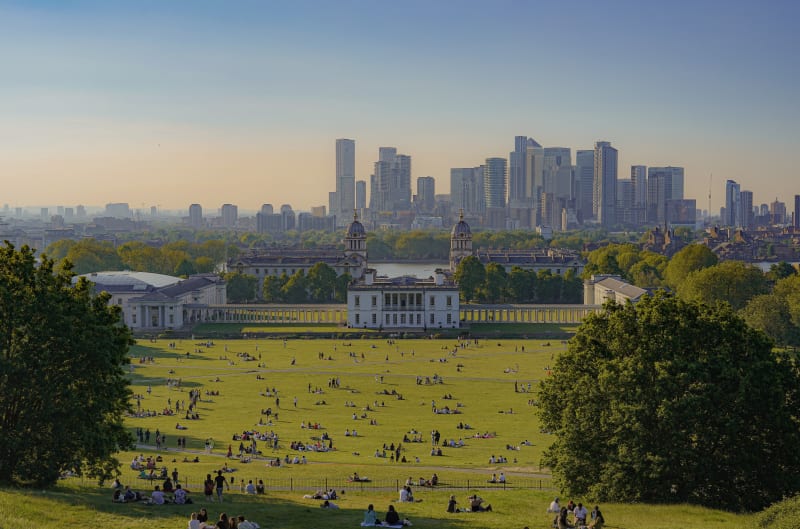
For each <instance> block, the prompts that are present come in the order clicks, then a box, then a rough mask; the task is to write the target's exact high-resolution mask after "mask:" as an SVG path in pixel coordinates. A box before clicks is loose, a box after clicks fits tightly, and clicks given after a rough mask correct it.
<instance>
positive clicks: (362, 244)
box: [344, 212, 367, 279]
mask: <svg viewBox="0 0 800 529" xmlns="http://www.w3.org/2000/svg"><path fill="white" fill-rule="evenodd" d="M344 255H345V257H346V258H347V259H348V260H349V261H354V262H356V263H357V265H358V266H356V267H353V268H352V269H351V273H350V275H351V276H353V278H354V279H358V278H360V277H361V276H362V275H363V272H364V270H365V269H366V268H367V232H366V230H364V225H363V224H361V223H360V222H359V221H358V213H357V212H353V222H351V223H350V226H348V228H347V235H345V237H344Z"/></svg>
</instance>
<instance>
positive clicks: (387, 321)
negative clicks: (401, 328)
mask: <svg viewBox="0 0 800 529" xmlns="http://www.w3.org/2000/svg"><path fill="white" fill-rule="evenodd" d="M386 325H389V315H388V314H387V315H386Z"/></svg>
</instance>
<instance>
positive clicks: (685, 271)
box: [664, 244, 719, 288]
mask: <svg viewBox="0 0 800 529" xmlns="http://www.w3.org/2000/svg"><path fill="white" fill-rule="evenodd" d="M718 262H719V260H718V259H717V256H716V255H714V252H712V251H711V250H710V249H709V248H708V246H704V245H702V244H690V245H688V246H686V247H685V248H683V249H682V250H680V251H679V252H678V253H676V254H675V255H673V256H672V259H670V260H669V263H668V264H667V267H666V270H665V271H664V279H665V280H666V282H667V285H669V286H670V287H672V288H678V285H680V284H681V283H683V281H684V280H685V279H686V277H687V276H688V275H689V274H690V273H692V272H695V271H697V270H702V269H703V268H708V267H709V266H714V265H715V264H717V263H718Z"/></svg>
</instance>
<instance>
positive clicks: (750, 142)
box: [0, 0, 800, 212]
mask: <svg viewBox="0 0 800 529" xmlns="http://www.w3.org/2000/svg"><path fill="white" fill-rule="evenodd" d="M798 15H800V2H796V1H766V2H752V1H747V2H742V1H718V2H712V1H703V0H694V1H675V0H672V1H669V2H656V1H653V2H650V1H641V0H638V1H622V0H613V1H605V2H598V1H586V2H583V1H570V0H565V1H562V2H553V1H542V2H534V1H521V0H518V1H505V0H483V1H479V2H471V1H457V0H423V1H398V2H390V1H376V0H371V1H347V0H336V1H333V0H331V1H315V2H312V1H302V0H292V1H290V2H288V1H283V2H268V1H253V2H237V1H215V2H204V1H196V0H193V1H186V2H177V1H175V2H173V1H163V0H157V1H142V0H136V1H133V0H131V1H129V2H108V1H97V2H82V1H68V0H62V1H53V2H45V1H39V2H22V1H20V2H2V1H0V72H2V73H1V74H0V75H1V77H0V79H2V82H0V116H2V117H1V118H0V182H1V183H2V184H1V185H0V204H5V203H8V204H9V205H11V206H12V207H14V206H23V207H24V206H35V205H67V206H72V205H75V204H79V203H82V204H100V205H102V204H105V203H106V202H129V203H130V205H131V207H135V208H138V207H141V206H142V205H144V206H148V207H149V206H151V205H157V204H158V205H161V206H162V207H163V208H171V209H186V208H187V207H188V204H190V203H193V202H199V203H201V204H203V206H204V208H207V209H208V210H209V212H211V211H213V210H215V209H216V208H218V207H219V206H220V205H221V204H222V203H224V202H231V203H236V204H238V205H239V207H240V209H255V208H257V207H259V206H260V205H261V204H262V203H266V202H269V203H272V204H275V206H276V207H277V206H279V205H280V204H283V203H291V204H292V205H293V206H294V207H295V209H307V208H308V207H310V206H313V205H322V204H325V205H327V200H328V191H331V190H333V188H334V174H335V166H334V161H335V150H334V143H335V139H336V138H352V139H355V140H356V162H357V167H356V178H357V179H364V180H369V175H370V174H371V170H372V164H373V162H374V161H375V160H376V159H377V151H378V147H379V146H383V145H385V146H395V147H397V148H398V151H399V152H401V153H404V154H409V155H411V156H412V177H413V179H414V182H413V184H414V191H415V190H416V189H415V186H416V178H417V177H419V176H427V175H430V176H434V177H435V178H436V186H437V192H438V193H448V192H449V175H450V168H451V167H467V166H475V165H479V164H481V163H482V162H483V160H484V159H485V158H487V157H490V156H502V157H507V156H508V152H509V151H510V150H512V149H513V145H514V136H515V135H528V136H531V137H533V138H535V139H536V140H537V141H538V142H539V143H541V144H542V145H544V146H564V147H571V148H572V149H573V161H574V150H575V149H589V148H592V146H593V145H594V142H595V141H597V140H608V141H611V142H612V144H613V145H614V146H615V147H616V148H618V149H619V153H620V159H619V176H620V177H625V178H627V177H629V176H630V165H631V164H644V165H648V166H657V165H681V166H684V167H685V169H686V195H687V197H689V198H697V200H698V202H697V204H698V207H699V208H706V207H707V205H708V197H707V195H708V188H709V176H710V175H711V174H712V173H713V201H712V207H713V209H715V210H716V209H718V208H719V206H720V204H722V202H723V199H724V196H723V195H724V193H723V190H724V181H725V179H728V178H730V179H734V180H737V181H739V182H740V183H741V184H742V189H751V190H753V192H754V194H755V197H754V199H755V202H756V203H761V202H767V201H772V200H774V199H775V197H776V196H777V197H779V198H780V199H781V200H784V201H787V202H789V201H791V198H792V196H793V195H794V194H798V193H800V177H799V175H798V169H797V167H798V164H797V163H795V162H794V161H793V160H794V157H793V154H792V153H793V151H794V149H797V148H798V146H800V102H799V101H798V96H797V92H798V86H800V83H799V82H798V81H800V67H799V64H800V32H798V31H797V29H796V24H797V20H798Z"/></svg>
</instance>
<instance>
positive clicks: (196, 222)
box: [189, 204, 203, 228]
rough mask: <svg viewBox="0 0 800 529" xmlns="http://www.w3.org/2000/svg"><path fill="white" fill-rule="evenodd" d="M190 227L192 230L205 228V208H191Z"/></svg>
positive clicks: (193, 205)
mask: <svg viewBox="0 0 800 529" xmlns="http://www.w3.org/2000/svg"><path fill="white" fill-rule="evenodd" d="M189 226H191V227H192V228H202V227H203V206H201V205H200V204H192V205H191V206H189Z"/></svg>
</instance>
